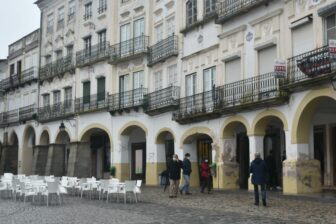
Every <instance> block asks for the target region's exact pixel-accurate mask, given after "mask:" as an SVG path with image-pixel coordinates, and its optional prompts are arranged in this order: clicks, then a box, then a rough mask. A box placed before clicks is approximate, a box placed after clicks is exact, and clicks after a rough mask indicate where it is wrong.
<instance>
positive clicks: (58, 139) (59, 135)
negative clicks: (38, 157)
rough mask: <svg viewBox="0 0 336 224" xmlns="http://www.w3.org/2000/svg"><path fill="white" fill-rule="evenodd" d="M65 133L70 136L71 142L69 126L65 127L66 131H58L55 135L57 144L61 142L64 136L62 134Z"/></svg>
mask: <svg viewBox="0 0 336 224" xmlns="http://www.w3.org/2000/svg"><path fill="white" fill-rule="evenodd" d="M64 133H66V134H67V135H68V137H69V141H70V142H71V139H72V138H71V134H70V130H69V129H68V128H65V130H64V131H58V133H57V134H56V137H55V141H54V142H55V143H56V144H61V142H60V141H61V139H60V138H61V137H62V135H63V134H64Z"/></svg>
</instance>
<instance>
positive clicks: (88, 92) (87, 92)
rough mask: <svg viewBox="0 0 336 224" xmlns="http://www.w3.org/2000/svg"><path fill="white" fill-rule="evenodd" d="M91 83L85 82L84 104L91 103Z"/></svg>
mask: <svg viewBox="0 0 336 224" xmlns="http://www.w3.org/2000/svg"><path fill="white" fill-rule="evenodd" d="M90 86H91V83H90V81H87V82H83V104H87V103H90V95H91V90H90Z"/></svg>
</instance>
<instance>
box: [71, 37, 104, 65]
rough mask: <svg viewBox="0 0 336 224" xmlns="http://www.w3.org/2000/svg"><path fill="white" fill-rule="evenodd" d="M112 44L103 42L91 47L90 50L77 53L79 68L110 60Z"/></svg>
mask: <svg viewBox="0 0 336 224" xmlns="http://www.w3.org/2000/svg"><path fill="white" fill-rule="evenodd" d="M109 52H110V43H109V42H103V43H99V44H96V45H93V46H91V47H90V48H88V49H84V50H81V51H78V52H77V53H76V65H77V66H78V67H83V66H88V65H91V64H94V63H97V62H99V61H103V60H106V59H108V58H109V56H110V54H109Z"/></svg>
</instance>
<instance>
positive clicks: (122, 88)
mask: <svg viewBox="0 0 336 224" xmlns="http://www.w3.org/2000/svg"><path fill="white" fill-rule="evenodd" d="M128 84H129V75H128V74H127V75H123V76H120V78H119V95H120V97H119V105H120V107H121V108H124V107H127V105H128V104H129V102H130V97H129V93H128V90H129V87H128V86H129V85H128Z"/></svg>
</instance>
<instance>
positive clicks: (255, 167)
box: [250, 152, 267, 206]
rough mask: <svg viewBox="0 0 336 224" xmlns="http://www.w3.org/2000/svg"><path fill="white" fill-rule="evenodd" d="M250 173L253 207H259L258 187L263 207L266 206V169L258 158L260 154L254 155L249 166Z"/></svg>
mask: <svg viewBox="0 0 336 224" xmlns="http://www.w3.org/2000/svg"><path fill="white" fill-rule="evenodd" d="M250 173H251V174H252V184H253V185H254V198H255V205H259V186H260V188H261V196H262V202H263V205H264V206H266V189H265V184H266V174H267V167H266V164H265V162H264V160H262V159H261V158H260V153H258V152H257V153H256V154H255V159H254V160H253V161H252V163H251V166H250Z"/></svg>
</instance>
